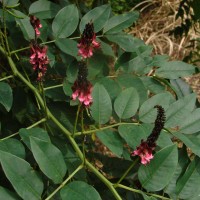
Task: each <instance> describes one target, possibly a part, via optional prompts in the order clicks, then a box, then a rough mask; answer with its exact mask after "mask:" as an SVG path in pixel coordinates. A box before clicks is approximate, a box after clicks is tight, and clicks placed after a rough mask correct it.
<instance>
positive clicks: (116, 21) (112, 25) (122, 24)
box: [103, 11, 139, 34]
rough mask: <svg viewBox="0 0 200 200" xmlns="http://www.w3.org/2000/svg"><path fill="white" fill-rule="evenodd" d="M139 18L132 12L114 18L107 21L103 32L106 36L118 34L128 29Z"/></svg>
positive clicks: (136, 13)
mask: <svg viewBox="0 0 200 200" xmlns="http://www.w3.org/2000/svg"><path fill="white" fill-rule="evenodd" d="M138 17H139V13H138V12H137V11H132V12H129V13H125V14H122V15H118V16H114V17H112V18H110V19H109V20H108V22H107V23H106V25H105V27H104V29H103V32H104V33H106V34H113V33H119V32H120V31H122V30H124V29H125V28H128V27H129V26H131V25H132V24H133V22H135V21H136V20H137V19H138Z"/></svg>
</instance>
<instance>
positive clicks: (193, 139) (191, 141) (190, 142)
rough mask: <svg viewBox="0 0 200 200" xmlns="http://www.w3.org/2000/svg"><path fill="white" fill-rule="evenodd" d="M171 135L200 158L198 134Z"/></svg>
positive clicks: (199, 135) (199, 136) (199, 137)
mask: <svg viewBox="0 0 200 200" xmlns="http://www.w3.org/2000/svg"><path fill="white" fill-rule="evenodd" d="M173 135H174V136H175V137H177V138H179V139H180V140H181V141H182V142H183V143H184V144H185V145H186V146H187V147H189V148H190V149H191V150H192V152H193V153H194V154H196V155H198V156H199V157H200V148H199V146H200V134H199V133H195V134H192V135H185V134H182V133H173Z"/></svg>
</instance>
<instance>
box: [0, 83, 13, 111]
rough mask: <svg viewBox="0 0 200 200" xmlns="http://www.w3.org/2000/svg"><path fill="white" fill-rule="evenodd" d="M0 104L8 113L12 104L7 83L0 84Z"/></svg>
mask: <svg viewBox="0 0 200 200" xmlns="http://www.w3.org/2000/svg"><path fill="white" fill-rule="evenodd" d="M0 103H1V104H2V105H3V106H4V107H5V109H6V110H7V111H8V112H9V111H10V109H11V107H12V103H13V95H12V89H11V87H10V86H9V85H8V84H7V83H3V82H0Z"/></svg>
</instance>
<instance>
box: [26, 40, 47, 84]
mask: <svg viewBox="0 0 200 200" xmlns="http://www.w3.org/2000/svg"><path fill="white" fill-rule="evenodd" d="M30 63H31V64H32V68H33V70H34V71H36V72H37V80H38V81H42V79H43V77H44V75H45V73H46V71H47V66H46V65H47V64H48V63H49V59H48V56H47V47H46V46H39V45H38V44H32V45H31V56H30Z"/></svg>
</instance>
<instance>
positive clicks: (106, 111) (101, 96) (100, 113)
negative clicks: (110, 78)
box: [91, 83, 112, 124]
mask: <svg viewBox="0 0 200 200" xmlns="http://www.w3.org/2000/svg"><path fill="white" fill-rule="evenodd" d="M92 98H93V104H92V106H91V115H92V117H93V118H94V120H95V121H96V122H98V123H99V124H105V123H106V122H108V121H109V119H110V116H111V114H112V104H111V100H110V96H109V94H108V92H107V91H106V89H105V88H104V86H103V85H101V84H99V83H96V84H95V86H94V88H93V91H92Z"/></svg>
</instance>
